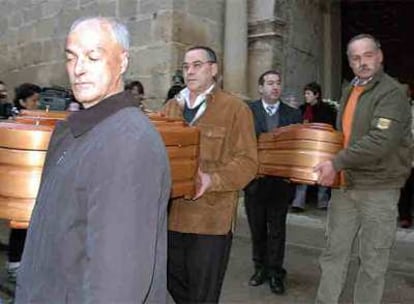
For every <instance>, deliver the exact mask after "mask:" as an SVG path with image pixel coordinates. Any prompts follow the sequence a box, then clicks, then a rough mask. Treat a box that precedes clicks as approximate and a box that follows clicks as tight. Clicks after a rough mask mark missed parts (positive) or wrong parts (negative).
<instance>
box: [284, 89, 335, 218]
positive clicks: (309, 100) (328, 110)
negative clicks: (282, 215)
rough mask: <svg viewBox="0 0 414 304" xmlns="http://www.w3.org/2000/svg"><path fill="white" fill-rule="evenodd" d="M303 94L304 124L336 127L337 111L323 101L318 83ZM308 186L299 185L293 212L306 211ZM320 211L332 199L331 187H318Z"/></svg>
mask: <svg viewBox="0 0 414 304" xmlns="http://www.w3.org/2000/svg"><path fill="white" fill-rule="evenodd" d="M303 93H304V96H305V104H304V105H302V106H301V107H300V110H301V111H302V119H303V122H304V123H315V122H316V123H325V124H329V125H331V126H333V127H335V120H336V111H335V109H334V108H333V107H331V106H330V105H328V104H327V103H324V102H323V101H322V89H321V86H320V85H319V84H318V83H316V82H311V83H309V84H307V85H306V86H305V87H304V89H303ZM307 190H308V186H307V185H297V186H296V193H295V198H294V199H293V202H292V211H294V212H303V211H304V210H305V203H306V194H307ZM317 190H318V202H317V208H318V209H326V208H327V207H328V202H329V198H330V188H329V187H323V186H319V187H318V189H317Z"/></svg>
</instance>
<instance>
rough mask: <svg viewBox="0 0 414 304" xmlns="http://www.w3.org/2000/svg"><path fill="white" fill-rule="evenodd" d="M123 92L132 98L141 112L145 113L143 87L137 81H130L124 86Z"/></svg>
mask: <svg viewBox="0 0 414 304" xmlns="http://www.w3.org/2000/svg"><path fill="white" fill-rule="evenodd" d="M124 89H125V91H128V92H130V93H131V94H132V96H134V98H135V100H136V101H137V103H138V106H139V108H140V109H141V110H143V111H145V109H146V106H145V105H144V102H143V101H144V96H145V92H144V86H143V85H142V83H141V82H140V81H138V80H134V81H131V82H129V83H127V84H126V85H125V88H124Z"/></svg>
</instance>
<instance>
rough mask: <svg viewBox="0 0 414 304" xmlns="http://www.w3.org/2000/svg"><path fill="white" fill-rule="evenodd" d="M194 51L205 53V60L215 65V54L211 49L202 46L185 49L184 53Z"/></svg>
mask: <svg viewBox="0 0 414 304" xmlns="http://www.w3.org/2000/svg"><path fill="white" fill-rule="evenodd" d="M195 50H203V51H205V52H206V53H207V60H208V61H210V62H214V63H217V55H216V53H215V52H214V51H213V49H211V48H209V47H208V46H203V45H196V46H192V47H190V48H189V49H187V50H186V51H185V53H186V54H187V53H188V52H189V51H195Z"/></svg>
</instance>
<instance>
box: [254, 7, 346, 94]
mask: <svg viewBox="0 0 414 304" xmlns="http://www.w3.org/2000/svg"><path fill="white" fill-rule="evenodd" d="M329 8H330V2H329V1H327V0H289V1H288V0H250V1H249V81H248V82H249V95H250V96H251V97H252V98H257V97H258V93H257V78H258V77H259V75H260V74H261V73H262V72H264V71H265V70H268V69H278V70H280V71H281V72H282V82H283V88H284V91H285V92H294V93H296V95H298V96H299V98H301V99H302V88H303V86H304V85H305V84H307V83H308V82H311V81H317V82H319V83H321V84H322V87H325V86H326V89H325V91H326V92H328V95H327V96H326V97H329V98H332V96H331V92H333V91H335V92H336V91H337V90H336V88H332V87H333V86H335V85H336V83H337V82H335V81H333V78H334V79H340V69H339V70H337V72H336V73H330V72H331V70H330V67H331V64H332V62H331V61H332V60H334V59H335V58H340V52H339V53H336V54H335V55H336V57H333V56H331V53H330V52H331V51H332V52H333V50H331V49H330V47H332V45H331V44H329V48H327V47H326V45H327V41H326V39H327V38H328V39H332V37H331V34H332V33H331V32H332V29H331V28H330V27H329V26H327V22H326V18H325V17H326V15H329V14H331V10H330V9H329ZM327 32H328V33H329V35H328V34H326V33H327ZM335 34H336V36H339V35H340V31H339V27H336V28H335ZM329 41H331V40H329ZM329 41H328V42H329ZM335 43H336V41H335ZM334 46H335V44H334ZM338 48H339V47H335V48H334V50H335V51H337V50H338ZM325 58H328V59H330V60H331V61H330V60H325ZM327 73H328V74H329V79H327V77H326V75H327ZM338 82H339V81H338ZM335 97H336V96H335Z"/></svg>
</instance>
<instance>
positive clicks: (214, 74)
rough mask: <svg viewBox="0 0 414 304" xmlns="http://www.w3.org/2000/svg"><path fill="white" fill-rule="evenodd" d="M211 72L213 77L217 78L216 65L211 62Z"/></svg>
mask: <svg viewBox="0 0 414 304" xmlns="http://www.w3.org/2000/svg"><path fill="white" fill-rule="evenodd" d="M211 72H212V74H213V77H214V78H216V79H217V75H218V66H217V63H215V62H214V63H212V64H211Z"/></svg>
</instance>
